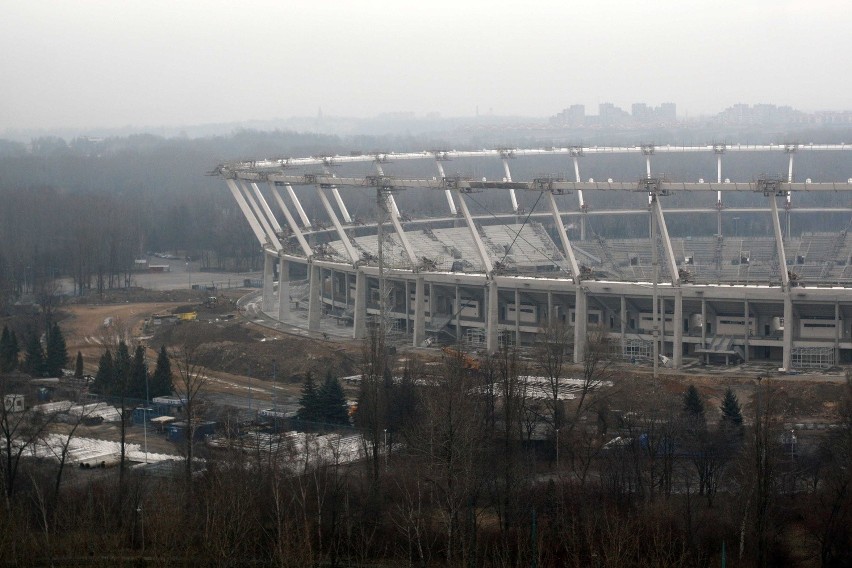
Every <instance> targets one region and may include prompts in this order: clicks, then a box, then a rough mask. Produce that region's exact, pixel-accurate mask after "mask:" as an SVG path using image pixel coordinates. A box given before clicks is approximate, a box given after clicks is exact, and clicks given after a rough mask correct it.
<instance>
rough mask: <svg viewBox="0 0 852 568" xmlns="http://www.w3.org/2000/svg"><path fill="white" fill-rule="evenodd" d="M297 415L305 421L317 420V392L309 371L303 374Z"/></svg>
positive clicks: (318, 417)
mask: <svg viewBox="0 0 852 568" xmlns="http://www.w3.org/2000/svg"><path fill="white" fill-rule="evenodd" d="M297 416H298V417H299V420H305V421H307V422H317V421H318V420H319V419H320V416H319V393H318V392H317V387H316V385H315V384H314V377H313V374H311V372H310V371H308V374H307V375H305V382H304V384H303V385H302V396H301V398H299V411H298V414H297Z"/></svg>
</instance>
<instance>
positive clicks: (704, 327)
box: [701, 298, 707, 363]
mask: <svg viewBox="0 0 852 568" xmlns="http://www.w3.org/2000/svg"><path fill="white" fill-rule="evenodd" d="M701 348H702V349H707V300H705V299H704V298H701ZM702 357H703V358H704V362H705V363H706V362H707V353H704V354H703V355H702Z"/></svg>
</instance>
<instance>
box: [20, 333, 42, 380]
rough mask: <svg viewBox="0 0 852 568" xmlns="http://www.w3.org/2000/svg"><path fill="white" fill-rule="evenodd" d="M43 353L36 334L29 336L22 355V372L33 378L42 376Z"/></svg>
mask: <svg viewBox="0 0 852 568" xmlns="http://www.w3.org/2000/svg"><path fill="white" fill-rule="evenodd" d="M44 367H45V366H44V351H42V348H41V341H39V339H38V335H37V334H36V333H32V334H30V338H29V340H28V341H27V351H26V353H25V354H24V366H23V369H22V370H23V371H24V372H25V373H27V374H29V375H31V376H33V377H42V376H44Z"/></svg>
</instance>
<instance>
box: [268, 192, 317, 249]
mask: <svg viewBox="0 0 852 568" xmlns="http://www.w3.org/2000/svg"><path fill="white" fill-rule="evenodd" d="M269 188H270V190H271V191H272V197H274V198H275V201H276V202H277V203H278V207H279V208H280V209H281V212H282V213H284V218H285V219H286V220H287V225H289V227H290V230H291V231H293V234H294V235H296V240H297V241H299V246H300V247H302V252H304V253H305V258H307V259H308V260H310V259H311V257H313V255H314V253H313V251H312V250H311V247H310V245H309V244H308V241H307V240H305V235H303V234H302V231H301V230H300V229H299V225H297V224H296V220H295V219H294V218H293V215H292V214H291V213H290V210H289V209H288V208H287V204H285V203H284V199H282V197H281V195H280V194H279V192H278V187H277V186H276V185H275V184H274V183H270V184H269Z"/></svg>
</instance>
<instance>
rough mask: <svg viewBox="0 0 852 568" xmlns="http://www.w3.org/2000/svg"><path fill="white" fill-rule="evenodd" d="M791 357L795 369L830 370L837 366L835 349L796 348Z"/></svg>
mask: <svg viewBox="0 0 852 568" xmlns="http://www.w3.org/2000/svg"><path fill="white" fill-rule="evenodd" d="M791 355H792V366H793V368H794V369H829V368H831V367H833V366H834V365H835V358H834V355H835V352H834V348H833V347H794V348H793V351H792V352H791Z"/></svg>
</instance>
